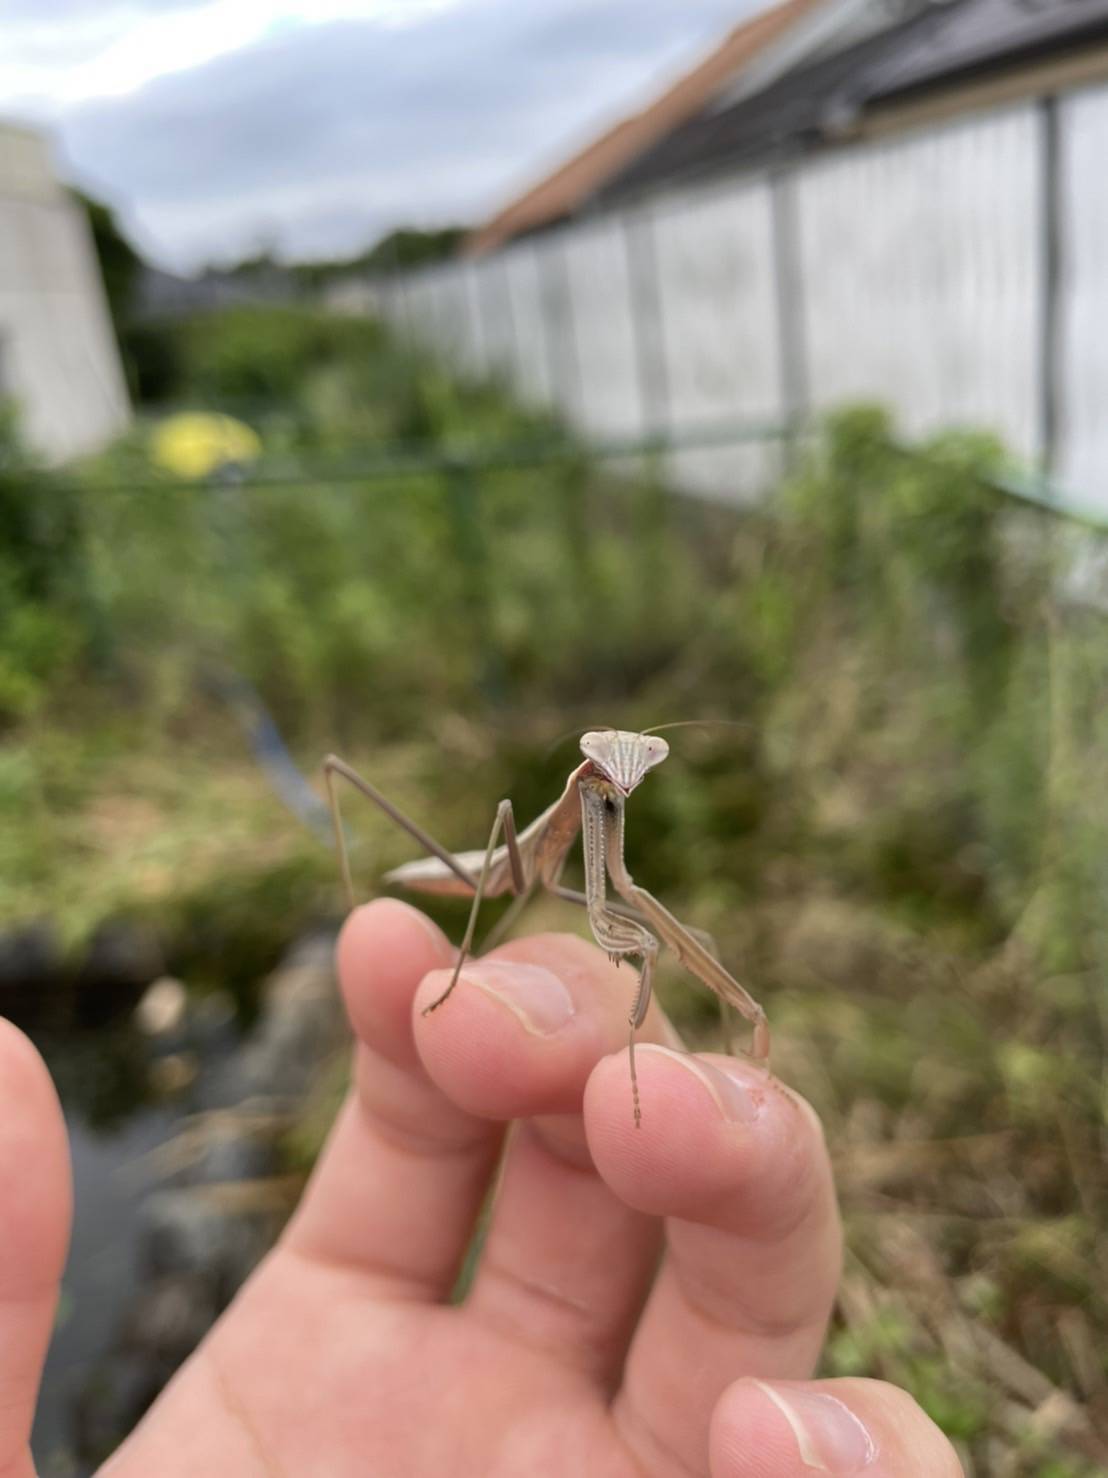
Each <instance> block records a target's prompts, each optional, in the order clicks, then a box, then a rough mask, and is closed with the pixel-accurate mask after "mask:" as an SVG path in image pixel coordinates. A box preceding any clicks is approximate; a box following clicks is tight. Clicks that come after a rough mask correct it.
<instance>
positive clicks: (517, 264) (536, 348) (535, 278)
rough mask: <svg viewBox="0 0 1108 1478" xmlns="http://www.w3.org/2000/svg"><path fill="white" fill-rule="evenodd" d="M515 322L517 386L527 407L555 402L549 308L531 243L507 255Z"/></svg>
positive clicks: (521, 245) (514, 248)
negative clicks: (548, 341)
mask: <svg viewBox="0 0 1108 1478" xmlns="http://www.w3.org/2000/svg"><path fill="white" fill-rule="evenodd" d="M504 270H505V272H506V274H507V278H508V294H509V296H510V298H511V311H512V321H513V324H514V328H515V341H514V345H513V349H514V364H515V375H514V381H515V385H516V387H517V389H518V391H519V396H520V399H521V400H523V401H524V402H526V403H527V404H528V405H534V406H544V407H545V406H550V405H552V404H553V403H554V385H553V383H552V379H551V361H550V354H549V348H548V344H547V328H546V305H545V302H544V292H543V280H542V276H541V267H540V258H539V257H538V256H537V255H536V252H535V248H534V246H533V245H532V244H531V243H530V242H529V241H522V242H520V243H519V244H518V245H517V246H513V247H511V248H510V249H509V250H508V251H507V252H506V253H505V254H504Z"/></svg>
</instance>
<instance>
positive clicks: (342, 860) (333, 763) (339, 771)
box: [323, 754, 515, 908]
mask: <svg viewBox="0 0 1108 1478" xmlns="http://www.w3.org/2000/svg"><path fill="white" fill-rule="evenodd" d="M336 775H338V776H341V778H342V779H343V780H345V781H346V782H347V783H348V784H349V785H352V786H353V787H354V789H355V790H356V791H358V792H359V793H360V794H361V795H364V796H365V798H366V799H367V800H370V801H372V802H373V804H374V805H375V806H377V807H378V808H379V809H380V810H382V811H384V813H385V815H386V816H387V817H388V818H389V819H390V820H391V821H394V822H395V823H396V825H397V826H399V827H400V829H401V831H406V832H407V833H408V835H409V836H410V837H412V838H413V839H414V840H415V841H417V842H418V843H419V845H420V846H421V847H422V848H423V849H424V851H426V852H428V853H429V854H430V855H431V856H432V857H437V858H438V859H439V861H440V862H442V863H444V864H445V866H447V867H448V868H449V869H450V871H451V872H452V873H453V874H454V875H455V877H456V878H458V879H459V881H460V882H462V883H464V884H465V886H466V889H467V891H470V892H473V891H475V890H476V888H477V880H476V878H474V877H471V876H470V874H469V872H467V870H466V869H465V868H464V867H463V866H462V864H461V863H460V862H459V861H458V859H457V858H456V857H455V856H454V854H453V853H452V852H448V851H447V850H446V848H445V847H444V846H442V844H441V843H440V842H437V841H436V840H435V838H434V837H433V836H432V835H431V833H430V832H429V831H424V829H423V827H422V826H420V824H419V823H418V821H413V820H412V819H411V817H410V816H406V815H405V814H404V812H403V811H402V810H401V809H400V807H399V806H394V805H393V803H392V801H390V800H389V798H388V796H386V795H383V794H382V793H381V791H379V790H378V789H377V787H376V786H375V785H373V784H372V783H371V782H370V781H368V780H367V779H366V778H365V776H364V775H359V774H358V772H357V770H355V769H354V767H353V766H352V765H348V764H347V763H346V761H345V760H341V759H339V757H338V755H335V754H329V755H328V756H327V758H326V759H325V760H324V761H323V778H324V780H325V781H326V784H327V802H328V805H329V806H330V809H331V825H332V826H333V827H334V831H335V851H336V852H337V853H338V859H339V867H340V868H341V870H342V881H343V886H344V887H345V889H346V898H347V902H348V903H349V905H350V907H351V908H353V907H354V903H355V899H354V881H353V878H352V877H351V874H350V855H349V852H348V850H347V846H346V832H345V831H344V829H343V825H342V812H341V811H340V809H339V798H338V792H337V790H336V789H335V776H336ZM512 838H513V840H514V839H515V832H514V830H513V832H512ZM513 870H514V869H513Z"/></svg>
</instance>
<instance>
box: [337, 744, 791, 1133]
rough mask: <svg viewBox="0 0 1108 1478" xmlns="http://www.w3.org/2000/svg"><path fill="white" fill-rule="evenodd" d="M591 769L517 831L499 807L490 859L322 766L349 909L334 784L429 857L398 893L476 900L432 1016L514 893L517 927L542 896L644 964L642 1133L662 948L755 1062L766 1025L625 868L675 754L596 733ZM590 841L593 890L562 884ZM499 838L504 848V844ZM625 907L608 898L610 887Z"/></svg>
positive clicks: (632, 1019)
mask: <svg viewBox="0 0 1108 1478" xmlns="http://www.w3.org/2000/svg"><path fill="white" fill-rule="evenodd" d="M581 753H582V755H583V757H584V758H583V761H582V763H581V764H579V765H578V766H577V767H576V768H575V769H574V770H572V771H571V772H570V775H569V778H568V779H567V781H566V784H565V789H564V790H563V791H562V794H561V795H560V796H559V797H558V799H557V800H556V801H554V803H553V804H552V805H550V806H548V807H547V809H546V810H545V811H543V812H542V814H541V815H539V816H537V817H536V818H535V820H534V821H532V822H531V823H530V825H529V826H526V827H524V829H523V830H522V831H517V829H516V823H515V814H514V812H513V810H512V803H511V801H510V800H503V801H501V802H500V804H499V805H498V806H497V808H496V817H495V819H494V821H493V824H492V831H491V832H490V834H489V840H488V844H487V845H486V847H485V848H484V850H483V851H473V852H457V853H454V852H449V851H447V849H446V848H445V847H443V846H441V845H440V844H439V843H438V842H437V841H436V840H435V839H434V837H432V836H431V835H430V834H429V833H428V832H426V831H425V830H424V829H423V827H421V826H419V825H418V824H417V823H416V822H414V821H412V820H411V819H410V818H409V817H407V816H406V815H405V814H404V813H403V812H402V811H401V810H399V809H398V808H397V807H396V806H394V805H393V803H392V802H391V801H390V800H388V798H387V797H386V796H384V795H383V794H382V793H381V792H380V791H379V790H378V789H377V788H376V786H374V785H371V784H370V782H369V781H368V780H366V779H365V778H364V777H363V776H361V775H359V774H358V772H357V771H356V770H354V769H352V768H351V766H350V765H348V764H347V763H346V762H345V760H341V759H339V758H338V757H337V756H336V755H328V756H327V758H326V759H325V760H324V762H323V771H324V776H325V779H326V784H327V795H328V801H329V803H330V809H331V820H332V823H333V825H334V830H335V846H336V849H337V851H338V856H339V864H340V867H341V869H342V877H343V882H344V884H345V887H346V893H347V897H348V899H349V901H350V905H351V907H353V905H354V885H353V881H352V878H351V873H350V859H349V856H348V853H347V847H346V836H345V832H344V830H343V825H342V817H341V814H340V811H339V802H338V794H337V792H336V789H335V780H336V777H341V778H342V779H344V780H346V781H347V782H348V783H349V784H351V785H353V786H354V788H355V789H356V790H358V791H360V792H361V793H362V795H364V796H366V797H367V798H368V799H369V800H371V801H373V802H374V804H375V805H377V806H379V807H380V809H381V810H382V811H384V812H385V814H386V815H387V816H388V817H390V818H391V820H393V821H394V822H395V823H396V824H397V825H398V826H400V827H401V828H402V829H403V830H404V831H406V832H407V833H408V835H409V836H411V837H412V838H414V840H415V841H417V842H418V843H419V844H420V846H421V847H423V849H424V851H425V852H426V853H427V854H428V855H427V856H426V857H423V858H420V859H419V860H417V861H415V862H406V863H404V864H403V865H402V866H400V867H396V868H393V869H392V871H391V872H388V873H386V874H385V877H384V881H385V882H386V883H394V884H397V885H399V886H400V887H403V888H410V889H413V890H415V891H417V892H422V893H437V894H451V895H456V896H472V899H473V902H472V904H471V906H470V910H469V919H468V922H467V924H466V930H465V935H464V937H463V939H462V944H461V948H460V949H459V952H458V958H457V961H456V963H455V965H454V971H453V974H452V976H451V978H450V983H449V984H448V985H447V987H446V989H445V990H444V991H443V992H442V994H441V995H440V996H438V998H437V999H436V1000H434V1001H432V1002H431V1004H430V1005H429V1006H427V1007H426V1008H425V1010H424V1014H425V1015H427V1014H429V1013H430V1012H432V1011H437V1010H438V1008H439V1007H440V1006H442V1005H443V1003H444V1002H445V1001H446V1000H447V998H448V997H449V996H450V994H451V992H452V991H453V990H454V987H455V986H456V985H457V983H458V979H459V976H460V975H461V972H462V966H463V965H464V963H465V961H466V959H467V957H468V956H469V954H470V952H471V950H472V948H473V938H474V933H475V931H476V928H477V916H478V914H479V912H480V909H481V902H482V900H483V899H485V898H495V897H501V896H503V895H504V894H509V893H510V894H512V895H514V897H515V900H516V901H515V903H514V904H513V906H512V909H511V910H510V914H511V917H512V918H514V917H515V914H516V911H517V910H519V909H522V907H523V906H524V904H525V903H526V902H527V899H528V898H529V897H530V895H531V893H532V892H533V891H534V889H535V888H536V887H543V888H545V889H547V890H548V891H549V892H550V893H552V894H554V895H555V896H556V897H558V898H562V899H565V900H566V901H567V902H570V903H575V904H581V905H583V906H584V907H585V908H586V909H587V910H588V917H589V925H590V928H591V930H592V934H593V937H594V938H595V940H596V942H597V943H598V944H599V945H600V947H601V949H603V950H605V951H606V952H607V954H608V955H609V956H610V957H611V959H612V960H614V961H615V962H616V963H617V964H618V963H619V961H620V960H621V959H624V958H626V957H627V956H629V955H637V956H638V958H639V960H640V961H641V970H640V974H639V983H638V988H637V990H636V992H635V998H634V1002H633V1004H632V1007H631V1012H630V1016H629V1018H628V1020H629V1024H630V1034H629V1053H630V1062H631V1095H632V1103H633V1107H634V1116H635V1126H636V1128H638V1127H640V1125H641V1122H642V1109H641V1105H640V1102H639V1084H638V1077H637V1075H636V1072H635V1033H636V1032H637V1031H638V1029H639V1027H640V1026H641V1025H642V1023H643V1021H644V1019H645V1017H646V1012H647V1008H648V1006H649V1005H650V997H651V992H652V990H653V981H654V970H655V966H656V964H657V960H658V955H659V952H660V950H661V948H662V946H663V945H665V946H667V947H668V948H669V949H670V950H672V952H673V954H674V955H676V957H677V959H678V960H680V962H681V963H682V965H684V966H685V968H686V969H687V970H688V971H689V972H690V974H692V975H695V976H696V978H697V979H698V980H700V981H701V982H702V983H703V984H704V985H706V986H707V987H708V988H709V989H710V990H712V991H714V992H715V994H716V995H717V996H718V997H719V999H720V1000H721V1001H722V1002H725V1003H726V1004H728V1005H731V1006H734V1007H735V1008H736V1009H737V1010H738V1011H739V1012H741V1013H742V1015H743V1016H745V1017H746V1018H747V1020H748V1021H750V1022H751V1023H752V1026H753V1040H752V1054H751V1055H752V1056H753V1057H754V1058H755V1059H757V1060H759V1061H761V1062H766V1061H768V1058H769V1025H768V1023H767V1021H766V1014H765V1012H764V1011H763V1009H762V1007H761V1006H759V1004H758V1002H757V1001H756V1000H755V999H754V997H753V996H752V995H751V994H750V992H749V991H748V990H746V988H745V987H744V986H742V985H740V984H739V982H738V981H737V980H736V979H735V978H734V976H733V975H731V974H730V973H729V972H728V971H727V970H726V969H724V967H723V965H722V964H721V963H720V961H719V960H718V958H717V957H716V955H715V952H714V948H713V947H712V946H711V943H710V941H708V940H707V936H705V935H703V934H701V933H700V932H699V931H697V930H693V929H690V928H689V927H687V926H686V925H684V924H682V923H680V921H679V920H678V919H676V918H675V917H674V916H673V914H671V913H670V912H669V910H668V909H667V908H666V907H664V905H663V904H661V903H659V901H658V900H657V899H656V898H655V897H653V895H652V894H650V893H648V892H647V890H646V889H645V888H642V887H640V886H639V885H638V884H637V883H636V882H635V880H634V879H633V878H632V877H631V874H630V873H629V872H628V870H627V865H626V863H625V862H624V855H623V839H624V821H625V812H626V805H627V801H628V798H629V797H630V795H631V793H632V792H633V791H634V790H635V789H636V787H637V786H638V785H639V784H640V783H641V781H642V780H643V779H644V777H645V776H646V775H647V774H648V773H649V771H651V770H653V769H656V768H657V766H658V765H660V764H661V763H662V761H663V760H664V759H665V758H666V756H667V755H668V754H669V745H668V744H667V743H666V741H665V740H664V739H661V738H659V737H658V736H657V734H654V733H641V734H637V733H630V732H628V731H625V730H622V729H597V730H590V731H589V732H588V733H587V734H584V735H583V736H582V738H581ZM578 832H580V833H581V836H582V845H583V855H584V871H585V891H584V892H583V893H578V892H576V891H575V890H574V889H572V888H566V887H563V886H562V882H561V876H562V870H563V868H564V867H565V862H566V858H567V856H568V854H569V850H570V848H571V847H572V846H573V843H574V841H575V840H576V838H577V834H578ZM501 838H503V841H502V840H501ZM609 880H610V881H611V884H612V887H613V888H614V889H615V891H616V893H618V894H619V897H620V899H622V900H623V901H622V904H621V903H617V902H615V901H613V900H610V899H609V897H608V882H609Z"/></svg>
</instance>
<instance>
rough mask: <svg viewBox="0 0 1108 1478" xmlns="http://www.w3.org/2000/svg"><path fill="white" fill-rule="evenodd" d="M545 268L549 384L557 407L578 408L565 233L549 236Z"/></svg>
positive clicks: (580, 387)
mask: <svg viewBox="0 0 1108 1478" xmlns="http://www.w3.org/2000/svg"><path fill="white" fill-rule="evenodd" d="M546 262H547V270H546V271H545V272H543V273H542V274H541V275H540V279H539V295H540V301H541V303H542V318H543V324H544V335H543V336H544V338H545V340H546V345H547V354H548V357H549V358H548V363H549V368H550V387H551V392H552V394H553V397H554V400H555V403H556V405H557V407H558V409H559V410H561V411H563V412H564V411H569V410H571V409H572V410H577V411H580V410H581V408H582V402H583V400H584V382H583V380H582V378H581V356H580V354H579V353H578V350H577V328H576V324H575V322H574V317H573V292H572V289H571V287H570V280H569V264H568V263H567V261H566V255H565V245H564V236H563V234H562V233H561V232H559V234H558V235H557V236H552V237H550V238H548V241H547V247H546Z"/></svg>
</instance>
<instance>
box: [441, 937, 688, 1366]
mask: <svg viewBox="0 0 1108 1478" xmlns="http://www.w3.org/2000/svg"><path fill="white" fill-rule="evenodd" d="M444 983H445V981H444V979H443V976H442V972H437V973H435V974H433V975H431V976H429V977H428V978H427V980H426V981H424V983H423V985H422V986H421V987H420V991H419V993H418V995H417V999H416V1008H417V1010H418V1009H419V1007H420V1006H422V1005H424V1004H426V1003H427V1002H428V1001H429V1000H432V999H433V998H434V996H435V994H436V992H438V991H441V989H442V988H443V985H444ZM634 987H635V978H634V975H633V972H630V971H629V970H628V969H626V967H625V968H623V969H616V967H615V966H613V965H612V964H611V963H610V962H609V960H608V959H607V958H606V957H605V956H604V955H603V954H602V953H601V951H600V950H598V949H597V948H596V947H595V946H594V945H591V944H587V943H585V941H584V940H581V939H578V938H575V937H573V936H570V935H545V936H540V937H538V938H530V939H524V940H518V941H513V942H512V943H511V944H507V945H505V946H504V947H503V948H502V949H499V950H496V951H495V952H494V953H493V954H491V955H489V956H486V957H485V958H483V959H476V960H472V961H470V962H469V963H467V965H466V966H465V968H464V970H463V973H462V977H461V980H460V981H459V986H458V989H457V991H456V992H455V993H454V995H453V996H451V998H450V1001H449V1002H448V1003H447V1004H446V1005H445V1006H444V1007H443V1008H442V1009H441V1010H438V1011H436V1012H435V1013H434V1015H433V1016H431V1017H427V1018H422V1017H419V1016H417V1017H416V1022H417V1026H416V1040H417V1044H418V1047H419V1051H420V1055H421V1057H422V1059H423V1062H424V1065H425V1067H426V1069H427V1071H428V1073H429V1074H430V1076H431V1078H432V1079H433V1080H434V1081H435V1082H436V1084H437V1085H438V1086H439V1088H441V1089H442V1090H443V1091H444V1092H445V1093H446V1094H447V1095H448V1096H449V1097H450V1098H451V1099H452V1100H453V1101H454V1102H455V1103H457V1104H458V1105H459V1106H460V1107H462V1108H463V1109H465V1110H466V1112H468V1113H470V1114H475V1115H479V1116H482V1117H487V1118H496V1119H505V1120H507V1119H517V1120H523V1121H525V1122H523V1123H520V1124H518V1125H517V1126H516V1130H515V1133H514V1135H513V1137H512V1139H511V1142H510V1144H509V1147H508V1150H507V1152H506V1155H505V1159H504V1164H503V1167H502V1173H501V1178H500V1182H499V1185H498V1188H497V1193H496V1198H495V1202H494V1206H493V1210H492V1215H491V1220H490V1225H489V1230H488V1235H487V1238H486V1241H485V1246H484V1249H483V1253H482V1257H481V1260H480V1263H479V1264H478V1268H477V1272H476V1275H475V1278H474V1283H473V1287H472V1290H471V1292H470V1295H469V1298H468V1302H467V1310H468V1313H469V1315H470V1316H471V1317H473V1318H475V1319H478V1320H480V1321H482V1322H483V1323H484V1324H485V1325H486V1326H491V1327H494V1328H496V1329H497V1330H499V1331H500V1332H502V1333H506V1334H508V1335H509V1336H510V1337H512V1338H513V1339H516V1340H518V1341H520V1342H521V1343H525V1344H527V1345H528V1346H529V1347H531V1348H539V1349H541V1350H543V1351H544V1352H546V1353H550V1354H553V1355H554V1356H555V1357H556V1358H559V1359H561V1360H564V1361H565V1362H566V1363H568V1364H570V1365H572V1366H573V1367H574V1368H576V1369H579V1370H582V1371H583V1372H585V1373H587V1374H588V1375H590V1376H592V1377H594V1378H595V1379H597V1380H599V1381H600V1382H601V1383H602V1384H607V1385H611V1384H613V1383H614V1381H615V1379H616V1377H617V1376H618V1373H619V1370H620V1368H621V1366H622V1362H623V1358H624V1354H625V1351H626V1347H627V1343H628V1341H629V1339H630V1336H631V1332H632V1329H633V1327H634V1323H635V1320H636V1317H637V1315H638V1312H639V1310H640V1308H641V1305H642V1301H643V1298H644V1297H645V1294H646V1290H647V1288H648V1286H649V1283H650V1280H651V1277H652V1275H653V1272H654V1268H655V1266H656V1262H657V1256H658V1251H659V1238H660V1226H659V1224H658V1222H657V1220H656V1218H654V1217H652V1216H649V1215H644V1214H643V1213H641V1212H639V1211H636V1210H633V1209H632V1208H630V1207H629V1206H628V1205H627V1204H626V1203H625V1202H624V1201H623V1200H622V1199H621V1198H620V1197H619V1196H617V1195H616V1194H615V1193H614V1192H613V1191H612V1190H611V1189H610V1188H609V1187H608V1186H607V1185H606V1184H605V1183H604V1181H603V1180H602V1179H601V1178H600V1176H599V1175H598V1174H597V1173H596V1170H595V1168H594V1166H593V1163H592V1160H591V1158H590V1156H589V1153H588V1149H587V1145H586V1141H585V1135H584V1128H583V1123H582V1119H581V1108H582V1100H583V1096H584V1091H585V1084H586V1082H587V1081H588V1079H589V1076H590V1074H591V1072H592V1070H593V1068H594V1067H595V1066H596V1064H597V1062H599V1061H600V1059H601V1058H603V1057H605V1056H607V1055H609V1054H610V1053H612V1052H616V1051H618V1050H619V1048H620V1047H621V1046H622V1045H623V1044H624V1043H625V1042H626V1039H627V1012H628V1008H629V1005H630V1002H631V1000H632V998H633V995H634ZM641 1035H642V1037H643V1039H644V1040H645V1041H651V1040H653V1041H655V1042H657V1041H665V1040H670V1041H672V1040H673V1029H672V1028H671V1027H670V1026H669V1025H668V1023H667V1022H666V1021H665V1018H664V1017H663V1016H662V1013H661V1011H660V1010H659V1009H658V1008H657V1007H652V1008H651V1012H650V1014H649V1015H648V1017H647V1020H646V1022H645V1024H644V1026H643V1028H642V1032H641ZM624 1061H626V1059H624ZM623 1097H624V1112H625V1113H626V1116H627V1120H628V1123H631V1122H632V1101H631V1087H630V1081H629V1079H628V1078H627V1075H626V1073H625V1076H624V1095H623Z"/></svg>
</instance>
